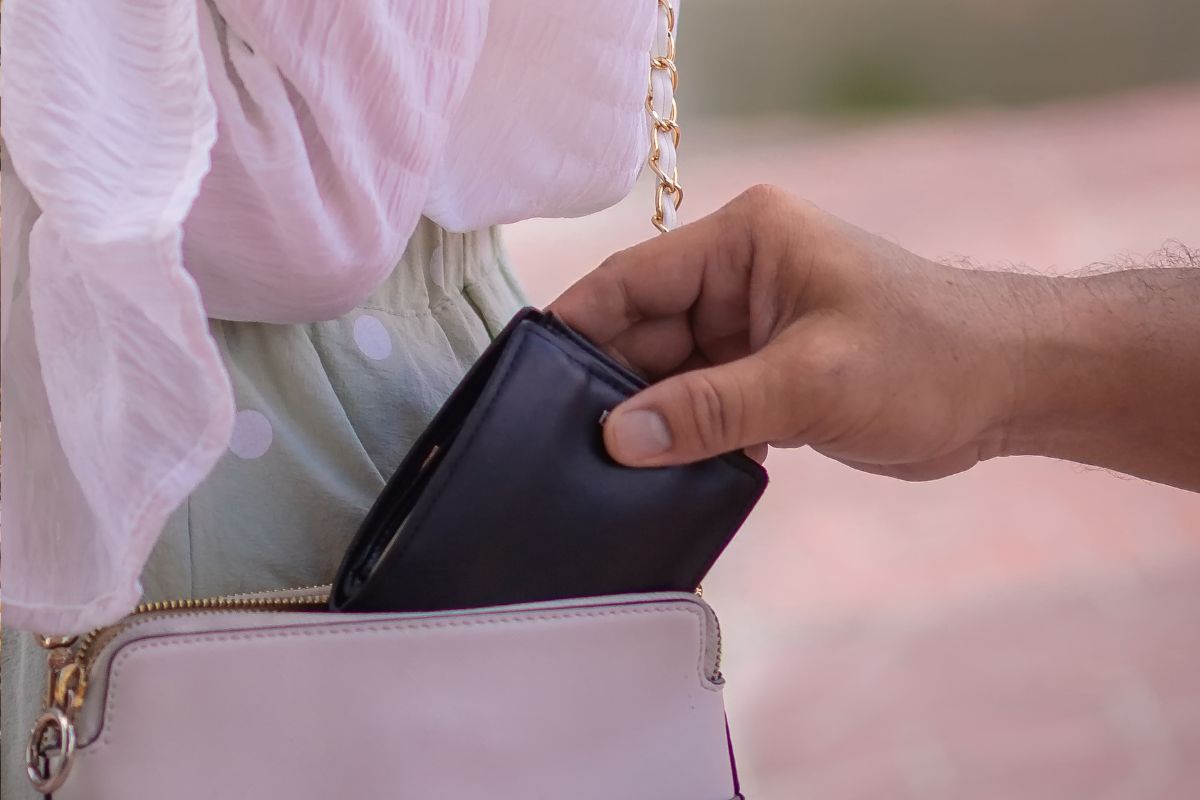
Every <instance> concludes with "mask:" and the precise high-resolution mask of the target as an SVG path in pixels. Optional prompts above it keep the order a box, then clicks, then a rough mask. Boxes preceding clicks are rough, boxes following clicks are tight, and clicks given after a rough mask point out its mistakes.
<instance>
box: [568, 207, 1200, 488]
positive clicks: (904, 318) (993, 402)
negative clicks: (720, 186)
mask: <svg viewBox="0 0 1200 800" xmlns="http://www.w3.org/2000/svg"><path fill="white" fill-rule="evenodd" d="M1176 263H1177V264H1178V265H1177V266H1174V267H1172V268H1141V269H1139V268H1131V269H1120V270H1112V271H1108V272H1104V273H1101V274H1090V275H1086V276H1078V277H1048V276H1043V275H1034V274H1019V273H1014V272H995V271H987V270H975V269H962V268H959V267H954V266H948V265H945V264H940V263H936V262H934V261H930V260H928V259H925V258H922V257H920V256H918V255H915V254H913V253H910V252H908V251H906V250H904V249H902V248H900V247H898V246H896V245H894V244H892V243H890V242H887V241H885V240H883V239H880V238H879V237H876V236H873V235H871V234H869V233H867V232H865V231H863V230H860V229H858V228H856V227H854V226H852V225H850V224H848V223H846V222H843V221H842V220H839V219H837V218H836V217H833V216H831V215H829V214H827V213H825V212H823V211H822V210H820V209H818V208H817V207H815V206H813V205H811V204H809V203H806V202H804V201H802V200H799V199H797V198H795V197H793V196H791V195H789V194H787V193H786V192H783V191H782V190H779V189H776V188H774V187H769V186H760V187H755V188H753V189H751V190H749V191H747V192H746V193H744V194H742V195H741V196H739V197H738V198H736V199H735V200H733V201H732V202H731V203H729V204H728V205H726V206H725V207H724V208H722V209H720V210H719V211H717V212H715V213H714V214H712V215H710V216H708V217H705V218H704V219H701V220H699V221H697V222H695V223H692V224H690V225H686V226H684V227H682V228H680V229H678V230H676V231H672V232H671V233H668V234H665V235H663V236H660V237H657V238H655V239H652V240H650V241H647V242H644V243H642V244H640V245H637V246H635V247H633V248H630V249H628V250H625V251H622V252H619V253H616V254H615V255H613V256H611V257H610V258H608V259H607V260H606V261H605V262H604V263H603V264H602V265H601V266H600V267H599V268H598V269H596V270H595V271H593V272H592V273H590V274H588V275H587V276H585V277H584V278H582V279H581V280H580V281H579V282H577V283H576V284H575V285H574V286H572V287H571V288H570V289H569V290H567V292H565V293H564V294H563V295H562V296H561V297H560V298H559V299H558V300H556V301H555V302H554V303H553V304H552V305H551V310H552V311H554V312H555V313H557V314H559V315H560V316H561V317H562V318H563V319H564V320H565V321H566V322H568V323H569V324H571V325H572V326H574V327H575V328H577V329H578V330H579V331H581V332H582V333H583V334H585V335H587V336H588V337H590V338H592V339H593V340H595V341H596V342H598V343H599V344H601V345H603V346H604V347H606V348H607V349H608V350H609V351H611V352H612V353H614V354H615V355H617V356H618V357H620V358H622V359H624V360H625V361H626V362H628V363H629V364H630V365H631V366H633V367H634V368H635V369H638V370H640V371H641V372H643V373H645V374H646V375H647V376H649V377H650V378H651V379H652V380H654V381H656V383H654V385H652V386H651V387H650V388H648V389H646V390H645V391H643V392H641V393H640V394H638V395H637V396H635V397H633V398H631V399H630V400H628V401H626V402H625V403H623V404H622V405H620V406H619V407H618V408H617V409H615V410H614V411H613V413H612V414H611V415H610V416H609V417H608V422H607V424H606V426H605V441H606V444H607V447H608V449H609V451H610V453H611V454H612V455H613V457H614V458H616V459H617V460H618V461H621V462H623V463H626V464H628V465H631V466H643V467H645V466H659V465H665V464H678V463H686V462H690V461H695V460H698V459H701V458H704V457H707V456H711V455H715V454H718V453H722V452H728V451H732V450H737V449H746V450H748V451H749V452H751V453H752V454H753V455H756V456H758V457H760V458H761V457H763V456H765V452H766V445H768V444H770V445H775V446H780V447H795V446H802V445H807V446H809V447H812V448H813V449H814V450H816V451H818V452H820V453H822V454H824V455H826V456H829V457H830V458H833V459H836V460H838V461H841V462H843V463H845V464H848V465H850V466H852V467H855V468H857V469H861V470H864V471H867V472H872V473H877V474H881V475H889V476H893V477H896V478H903V479H907V480H929V479H934V478H939V477H943V476H946V475H950V474H953V473H956V472H961V471H963V470H965V469H969V468H970V467H972V466H974V465H975V464H977V463H979V462H980V461H984V460H987V459H989V458H995V457H1000V456H1016V455H1041V456H1049V457H1054V458H1062V459H1068V460H1071V461H1077V462H1080V463H1083V464H1091V465H1095V466H1098V467H1105V468H1109V469H1112V470H1116V471H1119V472H1124V473H1127V474H1130V475H1136V476H1140V477H1143V478H1147V479H1149V480H1153V481H1158V482H1162V483H1167V484H1171V485H1174V486H1178V487H1182V488H1187V489H1191V490H1200V262H1197V261H1196V259H1195V258H1194V257H1193V255H1192V254H1191V252H1190V251H1187V250H1186V249H1182V255H1178V257H1177V258H1176Z"/></svg>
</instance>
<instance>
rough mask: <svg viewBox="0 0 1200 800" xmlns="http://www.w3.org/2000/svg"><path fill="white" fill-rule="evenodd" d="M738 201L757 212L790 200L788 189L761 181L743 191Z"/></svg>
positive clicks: (776, 206) (773, 207) (770, 208)
mask: <svg viewBox="0 0 1200 800" xmlns="http://www.w3.org/2000/svg"><path fill="white" fill-rule="evenodd" d="M737 200H738V203H739V204H740V205H742V206H743V207H745V208H747V209H750V210H752V211H756V212H762V211H768V210H772V209H776V208H779V207H780V206H782V205H785V204H787V203H788V202H790V196H789V195H788V193H787V191H785V190H784V189H781V188H779V187H778V186H775V185H773V184H770V183H759V184H755V185H754V186H751V187H750V188H749V189H747V190H746V191H744V192H742V193H741V194H740V195H739V196H738V198H737Z"/></svg>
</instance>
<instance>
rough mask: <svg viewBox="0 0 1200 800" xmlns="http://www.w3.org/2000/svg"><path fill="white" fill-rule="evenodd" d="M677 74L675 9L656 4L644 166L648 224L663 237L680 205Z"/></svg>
mask: <svg viewBox="0 0 1200 800" xmlns="http://www.w3.org/2000/svg"><path fill="white" fill-rule="evenodd" d="M678 86H679V70H678V69H677V68H676V66H675V7H674V6H673V5H672V3H671V0H658V26H657V29H656V32H655V37H654V51H653V52H652V53H651V55H650V82H649V88H648V89H647V90H646V114H647V115H648V116H649V118H650V157H649V158H648V159H647V162H646V163H647V166H649V167H650V170H651V171H652V172H653V173H654V176H655V179H656V182H655V186H654V216H653V217H651V218H650V221H651V222H652V223H654V227H655V228H658V230H659V231H661V232H662V233H666V232H667V231H669V230H670V229H671V228H673V227H675V225H676V224H677V222H678V215H677V213H676V212H677V211H678V209H679V204H680V203H682V202H683V187H682V186H680V185H679V165H678V163H677V161H676V150H677V148H678V147H679V122H678V108H677V106H676V103H675V90H676V89H677V88H678Z"/></svg>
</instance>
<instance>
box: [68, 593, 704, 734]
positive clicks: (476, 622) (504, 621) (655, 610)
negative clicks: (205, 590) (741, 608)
mask: <svg viewBox="0 0 1200 800" xmlns="http://www.w3.org/2000/svg"><path fill="white" fill-rule="evenodd" d="M681 611H682V612H686V613H687V614H689V615H690V616H691V617H692V618H693V619H695V620H696V622H697V624H698V627H699V633H700V637H699V638H700V647H699V655H698V657H697V659H696V674H697V676H698V677H699V679H700V686H701V688H703V689H705V690H707V691H709V692H717V693H719V692H721V691H722V690H723V689H724V683H717V684H714V683H712V681H710V680H709V678H708V676H707V675H705V674H704V660H705V658H704V657H705V655H706V654H707V652H708V620H707V618H706V615H705V613H704V611H703V610H702V609H700V608H699V607H697V606H695V605H693V604H686V605H685V604H678V603H676V604H672V605H667V606H653V607H641V608H638V607H623V608H609V609H581V610H576V611H574V612H553V613H547V612H532V615H531V614H524V615H522V614H507V615H504V614H501V615H495V614H493V615H488V616H479V617H475V618H459V619H443V620H430V619H423V620H393V621H391V622H363V623H353V624H345V623H332V624H330V625H327V626H324V627H318V626H297V627H290V628H274V629H270V630H244V631H236V632H229V633H216V632H212V631H208V632H204V631H197V632H194V633H188V634H175V635H172V634H164V635H160V636H156V637H155V638H153V639H146V640H143V641H140V642H134V643H132V644H129V645H126V646H125V647H123V648H122V649H121V652H120V653H119V654H118V655H117V656H116V657H115V658H114V659H113V663H112V665H111V667H110V668H109V679H108V686H107V689H108V691H107V697H106V699H105V703H104V716H103V717H102V718H101V721H100V725H101V728H102V731H101V733H100V734H99V740H98V741H97V740H96V739H93V740H92V742H90V743H89V744H88V745H85V746H84V747H82V748H80V751H79V752H80V754H88V753H95V752H98V751H99V750H100V748H102V747H104V746H107V745H109V744H111V739H112V736H113V728H115V727H116V708H115V706H116V702H117V694H118V690H119V689H120V686H119V680H120V676H121V671H122V670H123V669H124V667H125V664H126V662H128V661H129V659H131V658H132V657H133V656H134V655H136V654H137V653H139V652H141V651H142V650H151V649H155V648H162V647H186V646H190V645H195V644H208V643H215V642H234V641H250V640H255V639H294V638H299V637H309V638H320V637H328V636H348V635H351V634H360V633H409V632H416V631H426V630H438V629H449V628H467V627H473V626H489V625H497V626H498V625H529V624H531V623H543V622H558V621H562V620H573V619H588V618H602V617H615V616H626V615H631V614H674V613H679V612H681Z"/></svg>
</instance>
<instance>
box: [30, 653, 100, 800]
mask: <svg viewBox="0 0 1200 800" xmlns="http://www.w3.org/2000/svg"><path fill="white" fill-rule="evenodd" d="M37 641H38V644H39V645H40V646H41V647H42V648H43V649H44V650H46V651H47V653H46V667H47V670H46V673H47V678H46V697H45V704H46V710H45V711H44V712H42V714H41V716H39V717H38V718H37V721H36V722H35V723H34V725H33V730H31V731H30V732H29V745H28V747H27V748H26V750H25V770H26V773H27V774H28V775H29V780H30V781H31V782H32V783H33V788H34V789H36V790H37V791H38V792H40V793H41V794H43V795H50V794H52V793H53V792H55V791H57V790H58V789H59V788H61V787H62V785H63V783H65V782H66V780H67V775H68V774H69V773H70V771H71V764H72V762H73V760H74V757H75V712H77V711H78V710H79V708H80V706H82V705H83V696H84V691H85V690H86V688H87V673H86V671H85V670H84V668H83V666H82V665H81V664H79V663H78V661H77V660H76V658H75V653H74V652H73V651H72V647H73V646H74V645H75V643H76V641H77V637H75V636H38V637H37ZM56 758H57V767H56V766H55V764H56Z"/></svg>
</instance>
